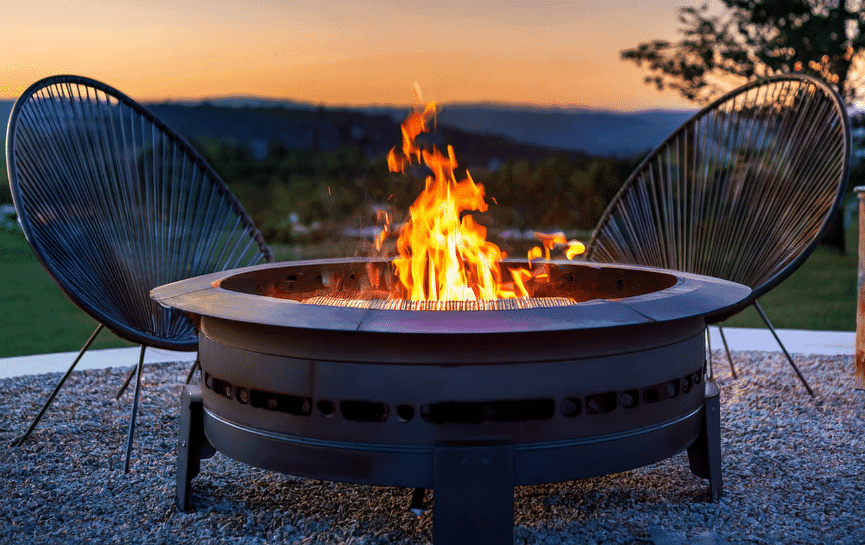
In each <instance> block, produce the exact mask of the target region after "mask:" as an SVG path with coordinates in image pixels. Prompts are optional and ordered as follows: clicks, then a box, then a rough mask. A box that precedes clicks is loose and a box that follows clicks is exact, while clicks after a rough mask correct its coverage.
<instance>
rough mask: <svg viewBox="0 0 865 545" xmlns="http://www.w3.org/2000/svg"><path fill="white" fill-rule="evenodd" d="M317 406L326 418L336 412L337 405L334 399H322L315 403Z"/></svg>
mask: <svg viewBox="0 0 865 545" xmlns="http://www.w3.org/2000/svg"><path fill="white" fill-rule="evenodd" d="M315 407H316V408H317V409H318V412H319V414H321V416H323V417H325V418H330V417H332V416H333V415H334V413H336V405H334V404H333V401H328V400H326V399H321V400H319V402H318V403H316V404H315Z"/></svg>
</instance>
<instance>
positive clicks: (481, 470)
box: [433, 442, 514, 545]
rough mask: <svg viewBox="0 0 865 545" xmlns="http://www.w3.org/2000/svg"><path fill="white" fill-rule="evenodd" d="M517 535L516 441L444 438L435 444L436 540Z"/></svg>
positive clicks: (505, 539) (496, 539)
mask: <svg viewBox="0 0 865 545" xmlns="http://www.w3.org/2000/svg"><path fill="white" fill-rule="evenodd" d="M513 541H514V446H513V444H512V443H509V442H466V443H456V444H439V445H436V447H435V448H434V450H433V543H434V544H435V545H444V544H448V545H451V544H460V543H462V544H474V545H477V544H490V545H492V544H499V545H501V544H504V543H507V544H511V543H513Z"/></svg>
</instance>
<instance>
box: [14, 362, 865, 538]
mask: <svg viewBox="0 0 865 545" xmlns="http://www.w3.org/2000/svg"><path fill="white" fill-rule="evenodd" d="M715 355H716V358H715V359H716V361H719V359H720V357H721V354H720V352H716V354H715ZM734 357H735V360H736V364H737V370H738V371H739V378H738V379H732V378H730V376H729V370H728V368H727V367H726V365H725V363H724V362H723V360H720V361H721V362H722V363H720V364H716V374H717V375H718V376H717V379H718V383H719V386H720V388H721V403H722V424H721V425H722V430H721V435H722V441H723V444H722V452H723V472H724V473H723V475H724V496H723V497H722V499H721V500H720V501H719V502H717V503H711V502H708V501H706V500H707V481H704V480H702V479H699V478H697V477H695V476H694V475H692V474H691V473H690V471H689V470H688V461H687V456H686V455H685V454H684V453H683V454H679V455H677V456H674V457H672V458H670V459H668V460H665V461H662V462H659V463H657V464H653V465H650V466H647V467H643V468H640V469H637V470H633V471H627V472H624V473H619V474H615V475H609V476H606V477H600V478H594V479H586V480H582V481H574V482H563V483H556V484H550V485H539V486H527V487H518V488H517V489H515V491H514V499H515V526H514V542H515V543H520V544H522V543H531V544H544V545H547V544H549V545H556V544H564V543H622V544H631V543H640V544H651V543H654V544H656V545H661V544H665V545H667V544H668V545H685V544H698V543H699V544H720V543H727V544H733V543H785V544H786V543H819V544H822V543H851V544H860V543H865V526H863V522H862V521H863V520H865V499H863V498H865V439H863V435H865V434H863V432H865V392H861V391H859V392H857V391H855V390H854V389H853V375H852V373H853V367H854V363H853V358H852V357H851V356H845V357H828V356H801V355H800V356H797V363H798V364H799V367H800V369H802V371H803V373H804V374H805V376H806V378H807V379H808V380H809V382H810V384H811V385H812V387H813V388H814V389H815V391H816V394H817V397H816V398H814V399H812V398H810V397H809V396H808V395H807V393H806V392H805V390H804V388H803V387H802V385H801V384H800V383H799V381H798V379H797V378H796V376H795V375H794V374H793V371H792V369H791V368H790V367H789V365H788V364H787V362H786V360H784V359H783V356H782V355H781V354H779V353H767V352H736V353H734ZM125 371H126V369H124V368H114V369H103V370H93V371H82V372H76V373H73V375H72V377H71V378H70V379H69V382H68V383H67V385H66V386H65V387H64V389H63V390H62V391H61V393H60V395H59V396H58V397H57V399H56V400H55V403H54V405H53V406H52V407H51V409H50V410H49V412H48V413H47V414H46V417H45V419H43V421H42V423H41V424H40V426H39V427H38V428H37V430H36V431H35V432H34V434H33V435H32V436H31V438H30V440H29V441H28V442H27V443H25V444H24V446H21V447H15V448H10V447H8V446H7V445H9V444H10V443H11V442H12V441H13V440H14V439H15V438H16V437H17V436H18V434H19V433H21V431H23V430H24V429H25V428H26V426H27V424H28V423H29V420H30V418H32V416H33V415H35V413H36V411H37V410H38V409H39V407H40V406H41V403H42V402H43V400H44V399H45V398H46V397H47V395H48V393H49V392H50V391H51V389H52V388H53V385H54V383H55V382H56V381H57V380H58V379H59V374H50V375H37V376H26V377H17V378H11V379H3V380H0V444H2V445H3V448H2V449H0V468H2V473H0V474H2V475H3V477H4V478H3V486H2V487H0V544H6V543H9V544H12V543H14V544H18V543H21V544H24V543H26V544H39V543H46V544H49V543H50V544H57V543H82V544H84V543H94V544H97V543H98V544H104V543H148V544H159V543H172V544H174V543H196V544H198V543H230V544H235V543H237V544H257V545H263V544H274V543H305V544H306V543H308V544H318V543H340V544H356V545H361V544H364V545H371V544H382V545H384V544H397V543H430V542H431V539H432V517H431V515H432V513H431V511H428V512H427V513H425V514H424V515H422V516H415V515H413V514H411V513H410V512H409V510H408V504H409V499H410V496H411V491H410V490H408V489H404V488H392V487H374V486H360V485H351V484H343V483H332V482H324V481H316V480H310V479H302V478H297V477H292V476H287V475H281V474H278V473H271V472H267V471H263V470H260V469H256V468H253V467H249V466H246V465H243V464H240V463H237V462H234V461H232V460H230V459H228V458H226V457H225V456H222V455H221V454H217V455H216V456H214V457H213V458H211V459H209V460H204V461H202V471H201V474H200V475H199V476H198V477H197V478H196V479H194V480H193V496H192V500H193V503H194V505H195V506H196V507H195V509H194V511H193V512H191V513H183V512H180V511H178V509H177V508H176V507H175V506H174V501H173V500H174V486H175V480H174V479H175V467H174V466H175V454H174V442H175V436H176V433H177V424H176V419H177V413H178V406H179V396H180V391H181V387H182V386H181V385H182V381H183V379H184V377H185V375H186V371H187V364H179V363H178V364H158V365H149V366H146V367H145V374H144V379H143V394H142V398H141V406H140V414H139V419H138V422H139V424H138V426H139V427H138V433H137V437H136V446H135V450H134V455H133V466H132V471H131V473H130V474H128V475H127V474H124V473H123V469H122V467H123V455H124V451H125V444H126V427H127V425H128V424H127V422H128V411H129V407H130V405H131V399H132V394H131V392H127V393H126V394H125V396H124V397H123V398H122V399H121V403H120V404H118V403H116V402H115V401H114V397H113V394H114V391H115V389H116V388H117V387H118V386H119V384H120V383H121V381H122V379H123V375H124V373H125ZM431 501H432V498H431V493H429V492H428V494H427V504H430V503H431Z"/></svg>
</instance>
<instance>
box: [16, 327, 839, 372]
mask: <svg viewBox="0 0 865 545" xmlns="http://www.w3.org/2000/svg"><path fill="white" fill-rule="evenodd" d="M709 330H710V333H711V337H710V339H711V343H712V349H713V350H721V349H723V346H724V345H723V344H722V343H721V336H720V335H719V334H718V328H717V327H711V328H710V329H709ZM724 335H725V336H726V337H727V344H728V345H729V346H730V350H731V351H734V352H735V351H739V350H758V351H764V352H779V351H780V350H781V349H780V348H779V347H778V343H777V341H775V338H774V337H772V333H771V332H770V331H769V330H768V329H743V328H732V327H725V328H724ZM778 336H779V337H780V338H781V341H782V342H783V343H784V346H786V347H787V351H789V352H790V353H791V354H823V355H827V356H845V355H847V356H852V355H854V354H855V353H856V334H855V333H854V332H852V331H849V332H848V331H804V330H798V329H781V330H778ZM138 351H139V349H138V348H137V347H130V348H109V349H103V350H91V351H88V352H87V353H86V354H84V357H83V358H81V361H80V362H78V365H77V366H76V367H75V369H76V370H84V369H104V368H106V367H131V366H133V365H135V364H136V363H137V362H138ZM77 355H78V353H77V352H61V353H57V354H39V355H34V356H19V357H15V358H0V378H7V377H15V376H20V375H37V374H42V373H63V372H65V371H66V370H67V369H68V368H69V366H70V365H71V364H72V362H73V361H74V360H75V356H77ZM195 356H196V353H195V352H173V351H171V350H162V349H159V348H148V349H147V351H146V352H145V353H144V362H145V363H167V362H177V361H182V362H189V363H192V362H194V361H195Z"/></svg>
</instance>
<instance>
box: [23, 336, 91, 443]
mask: <svg viewBox="0 0 865 545" xmlns="http://www.w3.org/2000/svg"><path fill="white" fill-rule="evenodd" d="M102 327H103V326H102V324H99V325H98V326H96V331H94V332H93V333H92V334H91V335H90V338H89V339H87V342H86V343H84V346H83V347H82V348H81V352H79V353H78V357H76V358H75V361H73V362H72V365H70V366H69V370H68V371H66V374H65V375H63V378H61V379H60V382H58V383H57V386H55V387H54V391H53V392H51V395H49V396H48V400H47V401H46V402H45V405H43V406H42V409H41V410H40V411H39V414H37V415H36V418H34V419H33V422H31V424H30V427H29V428H27V431H25V432H24V435H22V436H21V437H19V438H18V439H16V440H15V441H13V442H12V446H13V447H20V446H21V445H23V444H24V441H26V440H27V438H28V437H30V434H31V433H32V432H33V430H34V429H35V428H36V424H38V423H39V421H40V420H42V415H44V414H45V411H47V410H48V407H49V406H50V405H51V403H52V402H53V401H54V398H55V397H56V396H57V393H58V392H59V391H60V388H62V387H63V384H64V383H65V382H66V379H68V378H69V375H71V374H72V370H73V369H75V366H76V365H78V362H79V361H80V360H81V356H83V355H84V353H85V352H87V349H88V348H90V345H91V344H92V343H93V340H94V339H95V338H96V335H98V334H99V332H100V331H102Z"/></svg>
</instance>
